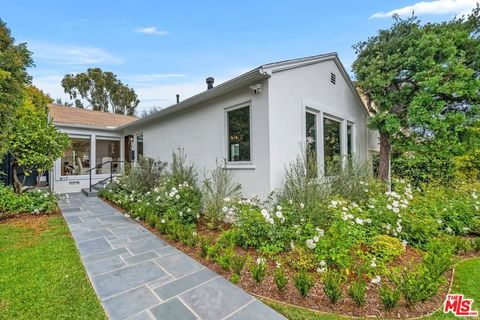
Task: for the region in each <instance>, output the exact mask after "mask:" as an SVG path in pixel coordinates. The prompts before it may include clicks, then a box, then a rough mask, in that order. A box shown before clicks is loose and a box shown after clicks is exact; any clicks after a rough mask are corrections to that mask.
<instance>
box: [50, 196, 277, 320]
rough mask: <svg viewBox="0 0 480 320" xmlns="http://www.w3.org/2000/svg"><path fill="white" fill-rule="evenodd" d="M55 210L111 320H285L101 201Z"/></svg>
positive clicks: (77, 199) (64, 204)
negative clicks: (69, 235)
mask: <svg viewBox="0 0 480 320" xmlns="http://www.w3.org/2000/svg"><path fill="white" fill-rule="evenodd" d="M59 206H60V209H61V210H62V213H63V216H64V217H65V220H66V221H67V224H68V226H69V228H70V230H71V232H72V235H73V237H74V239H75V242H76V244H77V247H78V249H79V251H80V255H81V258H82V261H83V263H84V265H85V268H86V270H87V273H88V276H89V277H90V280H91V282H92V284H93V287H94V288H95V291H96V293H97V295H98V297H99V298H100V300H101V302H102V304H103V306H104V308H105V310H106V312H107V314H108V316H109V318H110V319H137V320H138V319H179V320H182V319H203V320H220V319H235V320H241V319H248V320H254V319H285V318H284V317H283V316H281V315H280V314H278V313H277V312H275V311H274V310H272V309H270V308H269V307H267V306H266V305H264V304H263V303H262V302H260V301H259V300H257V299H255V298H254V297H252V296H251V295H249V294H248V293H246V292H245V291H243V290H242V289H240V288H239V287H237V286H235V285H233V284H232V283H230V282H229V281H227V280H225V279H224V278H222V277H221V276H219V275H218V274H216V273H215V272H213V271H212V270H210V269H208V268H206V267H204V266H203V265H202V264H200V263H198V262H197V261H195V260H194V259H192V258H190V257H189V256H188V255H186V254H184V253H183V252H181V251H179V250H177V249H176V248H174V247H172V246H170V245H169V244H168V243H166V242H165V241H163V240H161V239H160V238H158V237H157V236H155V235H154V234H153V233H151V232H150V231H148V230H147V229H146V228H144V227H143V226H141V225H140V224H138V223H136V222H135V221H132V220H131V219H129V218H127V217H125V216H124V215H123V214H122V213H121V212H119V211H118V210H116V209H115V208H113V207H111V206H109V205H108V204H106V203H105V202H103V201H102V200H100V199H98V198H96V197H86V196H85V195H83V194H81V193H75V194H70V195H68V196H67V197H66V198H65V199H62V200H60V201H59Z"/></svg>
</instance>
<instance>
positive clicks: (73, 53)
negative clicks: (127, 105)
mask: <svg viewBox="0 0 480 320" xmlns="http://www.w3.org/2000/svg"><path fill="white" fill-rule="evenodd" d="M27 43H28V48H29V50H30V51H32V52H33V59H34V60H35V61H42V62H45V63H48V64H55V65H93V64H120V63H122V62H123V61H122V59H121V58H119V57H117V56H115V55H113V54H111V53H109V52H107V51H105V50H104V49H101V48H95V47H88V46H76V45H66V44H59V43H49V42H41V41H27Z"/></svg>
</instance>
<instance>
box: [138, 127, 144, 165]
mask: <svg viewBox="0 0 480 320" xmlns="http://www.w3.org/2000/svg"><path fill="white" fill-rule="evenodd" d="M140 157H143V133H139V134H137V161H138V160H139V159H140Z"/></svg>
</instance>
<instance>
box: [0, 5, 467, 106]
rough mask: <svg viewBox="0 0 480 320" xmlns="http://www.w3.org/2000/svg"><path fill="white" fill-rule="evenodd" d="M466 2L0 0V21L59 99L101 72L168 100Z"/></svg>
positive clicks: (146, 96) (146, 101)
mask: <svg viewBox="0 0 480 320" xmlns="http://www.w3.org/2000/svg"><path fill="white" fill-rule="evenodd" d="M475 2H476V1H475V0H435V1H424V2H419V1H418V0H410V1H403V0H402V1H373V0H368V1H302V0H297V1H293V0H292V1H281V0H277V1H274V0H272V1H259V0H257V1H251V0H243V1H236V2H234V1H225V0H224V1H153V0H152V1H133V0H117V1H100V0H97V1H48V0H44V1H5V2H4V3H2V6H1V7H2V10H1V12H0V18H1V19H2V20H4V21H5V22H6V23H7V25H8V26H9V27H10V29H11V30H12V33H13V36H14V37H15V38H16V40H17V41H20V42H27V43H28V47H29V49H30V50H31V51H32V52H33V57H34V60H35V64H36V67H35V68H32V70H31V71H30V73H31V74H32V76H33V82H34V84H35V85H37V86H38V87H40V88H41V89H42V90H44V91H45V92H47V93H49V94H50V95H51V96H52V97H53V98H63V99H65V98H67V99H68V97H67V96H66V95H65V94H64V93H63V89H62V87H61V85H60V81H61V79H62V77H63V75H64V74H66V73H77V72H83V71H85V70H86V69H87V68H89V67H101V68H102V69H103V70H106V71H112V72H114V73H116V74H117V75H118V76H119V78H120V79H121V80H122V81H123V82H124V83H127V84H128V85H130V86H131V87H133V88H134V89H135V90H136V92H137V94H138V96H139V98H140V100H141V104H140V107H139V111H141V110H142V109H149V108H150V107H151V106H153V105H155V106H159V107H165V106H168V105H169V104H171V103H173V102H174V100H175V94H176V93H179V94H180V95H181V98H182V99H184V98H187V97H188V96H191V95H193V94H195V93H198V92H200V91H202V90H204V89H205V87H206V85H205V78H206V77H207V76H213V77H215V79H216V81H215V82H216V83H215V84H218V83H220V82H222V81H225V80H228V79H230V78H232V77H234V76H237V75H239V74H241V73H243V72H245V71H247V70H249V69H252V68H254V67H257V66H259V65H261V64H264V63H269V62H274V61H278V60H285V59H290V58H298V57H303V56H309V55H315V54H320V53H325V52H332V51H336V52H338V54H339V56H340V59H341V60H342V62H343V63H344V65H345V66H346V68H347V69H348V71H350V69H351V68H350V66H351V63H352V62H353V61H354V59H355V53H354V51H353V49H352V45H353V44H354V43H356V42H358V41H360V40H364V39H367V38H368V36H370V35H374V34H375V32H376V31H377V30H378V29H380V28H384V27H388V26H389V25H390V24H391V22H392V19H391V18H390V16H391V14H392V13H393V12H397V13H399V14H401V15H408V14H409V13H411V11H412V10H413V9H414V10H415V12H416V13H417V15H419V16H420V18H421V19H422V20H423V21H437V20H445V19H450V18H451V17H453V16H454V15H455V14H461V13H464V12H468V11H470V8H473V7H474V6H475Z"/></svg>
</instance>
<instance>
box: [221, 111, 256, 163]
mask: <svg viewBox="0 0 480 320" xmlns="http://www.w3.org/2000/svg"><path fill="white" fill-rule="evenodd" d="M227 118H228V120H227V121H228V161H250V107H249V106H248V107H243V108H239V109H235V110H232V111H228V112H227Z"/></svg>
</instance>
